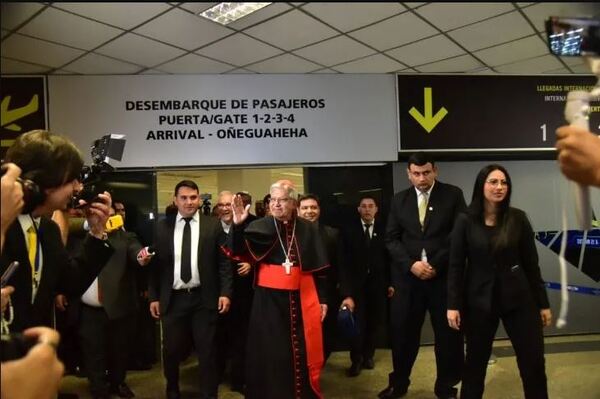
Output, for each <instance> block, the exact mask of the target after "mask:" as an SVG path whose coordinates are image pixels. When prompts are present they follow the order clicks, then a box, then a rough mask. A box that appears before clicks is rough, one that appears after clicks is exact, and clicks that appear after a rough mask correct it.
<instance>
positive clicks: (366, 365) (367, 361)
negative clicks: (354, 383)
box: [362, 357, 375, 370]
mask: <svg viewBox="0 0 600 399" xmlns="http://www.w3.org/2000/svg"><path fill="white" fill-rule="evenodd" d="M362 366H363V368H365V369H367V370H373V369H374V368H375V361H373V358H372V357H370V358H368V359H365V361H364V362H363V364H362Z"/></svg>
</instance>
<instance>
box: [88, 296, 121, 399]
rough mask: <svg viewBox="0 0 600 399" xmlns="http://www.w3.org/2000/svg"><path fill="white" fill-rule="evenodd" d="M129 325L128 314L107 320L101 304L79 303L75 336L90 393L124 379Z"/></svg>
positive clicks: (103, 391) (100, 392) (99, 392)
mask: <svg viewBox="0 0 600 399" xmlns="http://www.w3.org/2000/svg"><path fill="white" fill-rule="evenodd" d="M132 328H133V323H132V318H131V317H129V316H126V317H122V318H119V319H115V320H110V319H109V318H108V316H107V314H106V312H105V311H104V308H96V307H92V306H88V305H85V304H81V314H80V324H79V338H80V343H81V350H82V355H83V364H84V366H85V369H86V371H87V376H88V381H89V383H90V392H91V393H92V395H98V396H100V395H107V394H108V388H109V384H110V385H112V386H117V385H119V384H121V383H123V382H124V381H125V376H126V372H127V359H128V357H129V350H128V348H129V345H130V344H131V338H132V335H131V332H132ZM107 370H108V379H107V374H106V371H107Z"/></svg>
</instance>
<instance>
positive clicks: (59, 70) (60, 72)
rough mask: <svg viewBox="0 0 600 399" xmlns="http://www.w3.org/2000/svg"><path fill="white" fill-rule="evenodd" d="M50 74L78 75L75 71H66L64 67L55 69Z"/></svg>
mask: <svg viewBox="0 0 600 399" xmlns="http://www.w3.org/2000/svg"><path fill="white" fill-rule="evenodd" d="M50 75H78V74H77V73H76V72H71V71H67V70H66V69H56V70H54V71H52V73H51V74H50Z"/></svg>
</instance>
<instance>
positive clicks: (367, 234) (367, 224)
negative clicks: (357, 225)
mask: <svg viewBox="0 0 600 399" xmlns="http://www.w3.org/2000/svg"><path fill="white" fill-rule="evenodd" d="M370 228H371V223H365V243H366V244H367V246H369V244H371V234H370V233H369V229H370Z"/></svg>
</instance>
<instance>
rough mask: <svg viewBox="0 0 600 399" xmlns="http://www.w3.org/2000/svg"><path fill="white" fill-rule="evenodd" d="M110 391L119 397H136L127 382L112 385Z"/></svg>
mask: <svg viewBox="0 0 600 399" xmlns="http://www.w3.org/2000/svg"><path fill="white" fill-rule="evenodd" d="M110 393H111V394H112V395H117V396H118V397H119V398H133V397H135V394H134V393H133V391H132V390H131V388H129V386H128V385H127V384H125V383H124V382H122V383H120V384H119V385H117V386H111V387H110Z"/></svg>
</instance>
